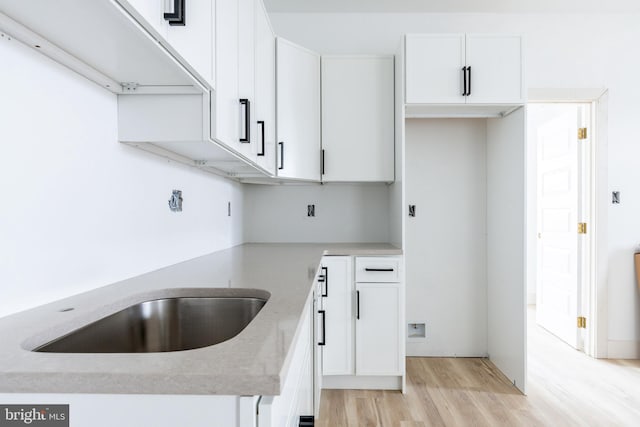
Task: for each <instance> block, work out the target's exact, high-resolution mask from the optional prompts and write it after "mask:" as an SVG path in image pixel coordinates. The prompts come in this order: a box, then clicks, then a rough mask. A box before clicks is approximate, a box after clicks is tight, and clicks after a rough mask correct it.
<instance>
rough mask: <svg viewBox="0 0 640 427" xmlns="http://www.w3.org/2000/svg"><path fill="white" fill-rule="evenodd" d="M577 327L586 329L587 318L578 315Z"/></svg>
mask: <svg viewBox="0 0 640 427" xmlns="http://www.w3.org/2000/svg"><path fill="white" fill-rule="evenodd" d="M578 328H579V329H586V328H587V318H586V317H583V316H579V317H578Z"/></svg>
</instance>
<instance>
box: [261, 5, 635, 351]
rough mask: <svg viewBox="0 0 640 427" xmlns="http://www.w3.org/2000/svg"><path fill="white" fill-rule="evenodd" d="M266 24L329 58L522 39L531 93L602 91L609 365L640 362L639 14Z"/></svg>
mask: <svg viewBox="0 0 640 427" xmlns="http://www.w3.org/2000/svg"><path fill="white" fill-rule="evenodd" d="M271 19H272V23H273V25H274V29H275V31H276V33H277V34H278V35H280V36H282V37H285V38H288V39H290V40H292V41H294V42H296V43H299V44H301V45H303V46H306V47H309V48H311V49H315V50H317V51H319V52H320V53H333V54H338V53H354V52H357V53H386V54H389V53H395V51H396V48H397V44H398V40H399V39H400V37H401V35H402V34H403V33H407V32H493V33H498V32H511V33H523V34H524V35H525V36H526V39H525V48H526V51H525V54H526V67H525V70H526V79H527V81H528V86H529V87H530V88H597V87H603V88H608V89H609V97H608V109H609V119H608V122H609V123H608V129H609V135H608V136H609V138H608V139H609V152H608V170H609V172H608V181H609V189H608V190H609V191H610V190H618V191H620V192H621V197H622V203H621V204H620V205H615V206H611V205H610V206H609V211H608V217H609V219H608V235H607V239H608V247H609V248H608V269H607V271H606V277H607V281H608V289H609V291H608V301H609V307H610V310H609V315H608V320H609V322H608V336H609V340H610V343H611V344H612V345H614V346H615V348H612V346H610V348H609V356H610V357H616V356H633V354H634V353H635V356H636V357H640V352H639V351H637V349H638V348H639V347H640V345H639V343H638V341H640V296H639V295H638V290H637V287H636V286H635V279H634V272H633V252H634V250H635V249H636V248H637V247H638V244H639V243H640V221H638V212H640V186H639V185H638V182H640V168H638V167H637V165H638V159H639V158H640V144H638V142H637V140H636V138H634V137H633V135H634V132H635V128H636V125H635V123H636V122H637V117H639V116H640V103H638V101H637V100H638V97H639V96H640V87H639V86H638V85H637V84H636V82H637V70H638V69H640V55H637V54H636V53H637V45H638V40H640V26H639V25H638V22H640V15H637V14H636V15H634V14H627V15H596V14H586V15H579V14H575V15H551V14H531V15H518V14H417V13H414V14H359V13H351V14H304V13H302V14H284V13H282V14H272V15H271ZM600 196H602V197H609V193H608V191H607V192H605V193H604V194H600ZM616 348H631V349H633V350H635V351H630V352H627V353H626V354H625V352H618V351H616V350H615V349H616Z"/></svg>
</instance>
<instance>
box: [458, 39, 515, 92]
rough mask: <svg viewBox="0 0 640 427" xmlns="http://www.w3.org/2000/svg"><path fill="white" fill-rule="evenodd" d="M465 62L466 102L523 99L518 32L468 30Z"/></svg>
mask: <svg viewBox="0 0 640 427" xmlns="http://www.w3.org/2000/svg"><path fill="white" fill-rule="evenodd" d="M466 64H467V66H469V67H471V88H470V89H471V94H470V95H469V96H467V103H469V104H471V103H474V104H511V103H513V104H516V103H522V102H523V100H524V89H523V80H522V37H521V36H517V35H513V36H510V35H488V34H468V35H467V44H466Z"/></svg>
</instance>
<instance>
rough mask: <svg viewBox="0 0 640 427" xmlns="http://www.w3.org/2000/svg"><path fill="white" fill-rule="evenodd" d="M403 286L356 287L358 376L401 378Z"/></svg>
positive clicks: (394, 284) (385, 284)
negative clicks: (401, 295)
mask: <svg viewBox="0 0 640 427" xmlns="http://www.w3.org/2000/svg"><path fill="white" fill-rule="evenodd" d="M400 345H401V342H400V286H399V285H398V284H397V283H356V374H357V375H402V372H401V364H400Z"/></svg>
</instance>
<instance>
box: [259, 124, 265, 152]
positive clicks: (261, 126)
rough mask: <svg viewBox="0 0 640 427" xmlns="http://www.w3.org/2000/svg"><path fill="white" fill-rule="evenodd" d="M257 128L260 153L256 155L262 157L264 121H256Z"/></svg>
mask: <svg viewBox="0 0 640 427" xmlns="http://www.w3.org/2000/svg"><path fill="white" fill-rule="evenodd" d="M258 126H260V129H261V131H260V135H261V136H260V141H261V143H260V147H261V148H260V150H261V151H260V152H259V153H258V156H264V120H258Z"/></svg>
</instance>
